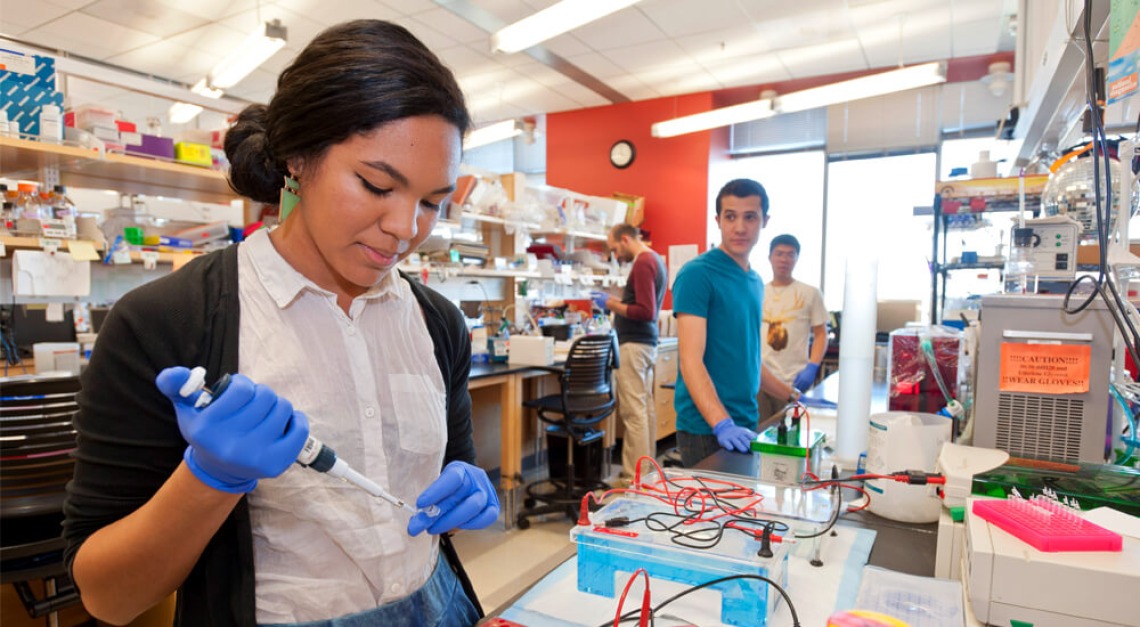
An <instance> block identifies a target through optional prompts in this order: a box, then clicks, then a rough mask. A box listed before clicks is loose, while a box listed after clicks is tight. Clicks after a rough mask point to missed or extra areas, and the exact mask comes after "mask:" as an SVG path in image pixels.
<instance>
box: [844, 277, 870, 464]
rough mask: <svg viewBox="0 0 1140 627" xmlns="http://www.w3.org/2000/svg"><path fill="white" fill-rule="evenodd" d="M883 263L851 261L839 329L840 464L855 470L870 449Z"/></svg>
mask: <svg viewBox="0 0 1140 627" xmlns="http://www.w3.org/2000/svg"><path fill="white" fill-rule="evenodd" d="M878 278H879V262H878V260H877V259H875V258H874V257H871V256H869V255H868V256H859V255H852V256H850V257H848V258H847V275H846V277H845V283H844V286H843V318H842V319H841V322H840V327H839V329H840V330H839V404H838V407H837V408H836V414H837V425H836V435H835V440H836V450H835V457H836V459H837V461H839V462H841V463H843V465H844V466H845V467H847V468H854V467H855V461H856V460H857V459H858V458H859V455H860V454H861V453H862V452H863V451H864V450H866V448H867V419H868V417H869V416H870V415H871V382H872V380H873V378H874V374H875V329H876V327H875V317H876V313H877V302H878V297H877V293H878V288H877V285H878Z"/></svg>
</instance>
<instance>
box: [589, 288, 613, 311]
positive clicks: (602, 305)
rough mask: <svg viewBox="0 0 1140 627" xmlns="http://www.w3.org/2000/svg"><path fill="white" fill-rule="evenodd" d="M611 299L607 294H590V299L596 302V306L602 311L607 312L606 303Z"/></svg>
mask: <svg viewBox="0 0 1140 627" xmlns="http://www.w3.org/2000/svg"><path fill="white" fill-rule="evenodd" d="M609 298H610V295H609V294H607V293H605V292H590V299H591V300H593V301H594V306H595V307H597V308H598V309H601V310H602V311H605V310H606V301H607V300H609Z"/></svg>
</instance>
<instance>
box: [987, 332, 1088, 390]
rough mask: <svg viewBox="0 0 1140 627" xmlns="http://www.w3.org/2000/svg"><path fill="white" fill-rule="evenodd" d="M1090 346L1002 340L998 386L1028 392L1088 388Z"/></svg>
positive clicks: (1000, 388)
mask: <svg viewBox="0 0 1140 627" xmlns="http://www.w3.org/2000/svg"><path fill="white" fill-rule="evenodd" d="M1091 364H1092V346H1089V345H1088V344H1021V343H1014V342H1003V343H1002V345H1001V370H1000V373H1001V374H1000V380H999V382H998V389H999V390H1000V391H1002V392H1027V393H1031V394H1083V393H1085V392H1088V391H1089V376H1090V372H1091Z"/></svg>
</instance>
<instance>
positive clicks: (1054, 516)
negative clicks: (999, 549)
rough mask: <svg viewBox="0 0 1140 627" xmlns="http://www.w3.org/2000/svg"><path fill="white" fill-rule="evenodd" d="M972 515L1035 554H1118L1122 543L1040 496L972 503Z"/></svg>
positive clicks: (1058, 504) (1098, 527)
mask: <svg viewBox="0 0 1140 627" xmlns="http://www.w3.org/2000/svg"><path fill="white" fill-rule="evenodd" d="M973 511H974V514H975V515H977V516H978V517H979V518H982V519H984V520H988V521H989V522H991V523H993V524H994V525H996V526H997V527H1000V528H1001V529H1004V530H1005V531H1008V532H1009V533H1011V534H1013V535H1014V536H1016V537H1017V538H1019V539H1021V540H1022V541H1024V542H1025V543H1027V544H1029V545H1030V546H1032V547H1033V548H1035V549H1037V550H1038V551H1046V552H1057V551H1120V550H1121V548H1122V546H1123V543H1124V540H1123V538H1122V537H1121V536H1120V534H1118V533H1115V532H1113V531H1109V530H1108V529H1105V528H1104V527H1101V526H1100V525H1096V524H1093V523H1091V522H1089V521H1087V520H1085V519H1084V518H1081V515H1080V514H1078V513H1077V512H1075V511H1073V510H1070V509H1069V508H1067V507H1065V506H1064V505H1061V504H1060V503H1057V502H1056V501H1054V500H1052V499H1050V498H1047V497H1044V496H1041V495H1037V496H1034V497H1033V498H1031V499H1022V498H1011V499H1006V500H1004V501H998V500H994V501H990V500H979V501H974V510H973Z"/></svg>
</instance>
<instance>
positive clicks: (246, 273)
mask: <svg viewBox="0 0 1140 627" xmlns="http://www.w3.org/2000/svg"><path fill="white" fill-rule="evenodd" d="M238 259H239V261H238V273H239V281H238V283H239V285H240V299H241V329H240V358H239V363H240V371H241V372H242V373H243V374H245V375H247V376H248V377H250V378H251V379H253V380H254V381H255V382H257V383H261V384H264V385H267V386H269V387H270V388H272V389H273V390H274V391H275V392H277V393H278V394H279V395H280V396H281V397H283V398H286V399H289V400H290V401H291V402H292V403H293V407H294V408H295V409H296V410H299V411H301V412H304V414H305V415H306V416H308V418H309V426H310V429H311V433H312V435H313V436H314V437H316V438H317V439H319V440H321V441H322V442H324V443H325V444H327V445H328V446H331V447H332V448H333V449H334V450H336V453H337V456H338V457H339V458H340V459H343V460H345V461H347V462H348V463H349V464H350V465H351V466H352V467H353V468H354V469H356V470H357V471H358V472H360V473H362V474H364V475H365V476H367V477H368V478H370V479H372V480H373V481H375V482H376V483H378V484H380V485H381V486H383V487H384V488H386V489H387V490H388V491H389V492H391V493H393V494H395V495H396V496H398V497H400V498H403V499H405V500H407V501H409V502H412V503H414V502H415V499H416V497H417V496H418V495H419V494H420V492H422V491H423V490H424V488H426V487H427V486H428V485H429V484H430V483H431V482H432V481H433V480H435V478H436V477H438V476H439V470H440V466H441V464H442V462H443V454H444V446H445V441H446V438H447V410H446V401H445V398H446V393H445V388H444V383H443V376H442V375H441V373H440V370H439V365H438V363H437V362H436V360H435V353H434V347H433V344H432V341H431V336H430V335H429V334H428V330H427V326H426V324H425V322H424V317H423V313H422V311H421V309H420V306H419V303H418V302H417V301H416V299H415V295H414V294H413V293H412V291H411V288H410V287H409V286H408V284H407V283H406V282H405V281H404V280H402V279H400V278H399V277H398V276H397V275H396V273H395V272H391V273H389V274H388V275H387V276H386V277H385V278H384V279H383V280H382V281H381V282H380V283H379V284H378V285H376V286H374V287H373V288H372V289H370V290H368V292H367V293H365V294H363V295H361V296H359V297H357V298H356V299H354V300H353V302H352V305H351V306H350V308H349V313H348V314H347V315H346V314H345V312H344V311H343V310H342V309H340V307H338V306H337V302H336V295H335V294H333V293H332V292H329V291H327V290H324V289H321V288H319V287H317V286H316V284H314V283H313V282H312V281H310V280H308V279H307V278H305V277H304V276H303V275H301V274H300V273H299V272H297V271H296V270H294V269H293V267H292V266H290V265H289V264H288V262H286V261H285V259H284V258H282V257H281V255H279V254H278V253H277V250H276V249H275V248H274V246H273V243H272V242H271V241H270V239H269V234H268V232H266V231H258V232H257V233H255V234H253V235H252V236H250V238H249V239H248V240H246V241H245V242H244V243H242V244H241V250H240V251H239V255H238ZM249 502H250V505H251V517H252V526H253V547H254V565H255V572H256V577H257V578H256V589H257V621H258V622H259V623H293V622H302V621H312V620H323V619H328V618H333V617H336V616H342V615H345V614H352V613H356V612H360V611H363V610H368V609H372V608H374V607H376V606H378V605H382V604H384V603H388V602H390V601H394V600H397V599H400V598H403V597H404V596H406V595H407V594H408V593H410V592H412V591H415V590H417V589H419V587H420V586H421V585H423V583H424V582H425V581H426V580H427V578H428V577H429V576H430V574H431V571H432V569H433V568H434V566H435V560H436V540H435V538H434V537H433V536H429V535H427V534H421V535H419V536H417V537H415V538H412V537H409V536H408V534H407V531H406V528H407V523H408V514H406V513H405V512H403V511H402V510H398V509H396V508H395V507H393V506H392V505H391V504H389V503H387V502H386V501H382V500H380V499H377V498H375V497H372V496H370V495H369V494H367V493H366V492H364V491H363V490H360V489H359V488H356V487H354V486H352V485H349V484H348V483H345V482H343V481H340V480H339V479H336V478H334V477H330V476H328V475H324V474H320V473H317V472H315V471H313V470H311V469H307V468H303V467H301V466H299V465H294V466H292V467H290V468H289V470H287V471H285V473H284V474H282V475H281V476H280V477H277V478H275V479H263V480H261V481H260V482H258V486H257V489H255V490H254V491H253V492H252V493H251V494H250V495H249Z"/></svg>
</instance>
